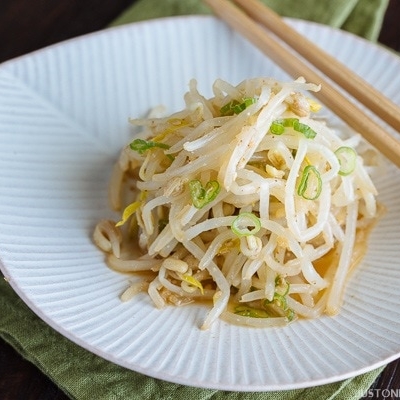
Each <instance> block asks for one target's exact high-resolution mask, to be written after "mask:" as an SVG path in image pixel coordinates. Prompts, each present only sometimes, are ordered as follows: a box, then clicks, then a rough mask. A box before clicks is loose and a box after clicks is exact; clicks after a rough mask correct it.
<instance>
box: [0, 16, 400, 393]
mask: <svg viewBox="0 0 400 400" xmlns="http://www.w3.org/2000/svg"><path fill="white" fill-rule="evenodd" d="M289 23H290V24H291V25H292V26H294V27H295V28H296V29H298V30H299V31H301V32H302V33H303V34H305V35H306V36H308V37H309V38H311V39H312V40H313V41H314V42H316V43H317V44H319V45H321V46H322V47H323V48H325V49H326V50H327V51H328V52H330V53H332V54H334V55H335V56H336V57H337V58H339V59H340V60H341V61H343V62H345V63H346V64H347V65H348V66H349V67H350V68H352V69H354V70H355V71H356V72H357V73H359V74H360V75H362V76H363V77H364V78H365V79H366V80H367V81H369V82H370V83H372V84H373V85H374V86H376V87H377V88H378V89H379V90H381V91H382V92H383V93H384V94H386V95H387V96H389V97H390V98H392V99H393V100H394V101H395V102H397V103H400V74H399V73H398V72H399V70H400V59H399V58H398V57H397V56H395V55H393V54H391V53H390V52H389V51H386V50H384V49H382V48H381V47H378V46H376V45H374V44H371V43H369V42H367V41H365V40H362V39H360V38H357V37H355V36H353V35H351V34H348V33H344V32H341V31H338V30H334V29H331V28H328V27H325V26H320V25H317V24H313V23H307V22H301V21H295V20H290V21H289ZM255 76H272V77H275V78H278V79H288V77H287V76H286V75H285V74H284V73H283V72H282V71H281V70H280V69H279V68H278V67H277V66H275V65H274V64H273V63H272V62H271V61H270V60H269V59H268V57H266V56H264V55H262V54H261V53H260V52H259V51H258V50H257V49H255V48H254V47H253V46H252V45H250V44H249V43H248V42H247V41H246V40H244V39H242V38H241V37H240V36H239V35H238V34H236V33H234V32H232V30H231V29H229V28H228V27H227V26H226V25H225V24H224V23H222V22H220V21H219V20H217V19H215V18H213V17H200V16H193V17H179V18H169V19H161V20H154V21H150V22H144V23H137V24H133V25H128V26H123V27H119V28H113V29H108V30H105V31H102V32H98V33H95V34H91V35H88V36H85V37H82V38H78V39H74V40H71V41H67V42H64V43H61V44H58V45H55V46H51V47H49V48H46V49H43V50H41V51H38V52H35V53H32V54H29V55H27V56H24V57H21V58H18V59H15V60H11V61H9V62H6V63H3V64H2V65H1V66H0V259H1V269H2V271H3V273H4V275H5V277H6V278H7V279H8V280H9V282H10V284H11V285H12V287H13V288H14V289H15V291H16V292H17V293H18V294H19V296H20V297H21V298H22V299H23V300H24V301H25V302H26V303H27V304H28V305H29V307H31V308H32V310H33V311H34V312H35V313H37V314H38V315H39V316H40V317H41V318H42V319H43V320H44V321H46V322H47V323H48V324H49V325H51V326H52V327H53V328H54V329H56V330H57V331H59V332H61V333H62V334H63V335H65V336H66V337H68V338H69V339H71V340H72V341H74V342H76V343H77V344H78V345H80V346H82V347H84V348H86V349H88V350H90V351H91V352H93V353H96V354H98V355H99V356H101V357H103V358H105V359H107V360H110V361H112V362H114V363H117V364H119V365H121V366H124V367H126V368H129V369H132V370H134V371H138V372H141V373H143V374H147V375H150V376H153V377H157V378H160V379H163V380H167V381H172V382H177V383H181V384H186V385H193V386H198V387H208V388H218V389H224V390H238V391H261V390H265V391H267V390H275V389H289V388H301V387H308V386H312V385H318V384H323V383H328V382H333V381H337V380H341V379H344V378H348V377H351V376H354V375H357V374H361V373H363V372H366V371H368V370H371V369H373V368H376V367H378V366H380V365H382V364H384V363H387V362H389V361H391V360H393V359H395V358H397V357H398V356H399V355H400V296H398V293H399V287H400V265H399V260H400V246H399V244H400V229H398V227H399V226H400V202H399V201H398V197H399V193H400V173H399V171H398V170H397V169H396V168H392V167H390V166H389V167H388V170H387V173H386V174H385V175H384V176H382V177H381V179H379V182H377V186H378V189H379V192H380V200H381V201H382V202H383V203H384V204H385V205H386V207H387V210H388V212H387V214H386V215H385V217H384V218H383V219H382V220H380V222H379V224H378V226H377V227H376V229H375V230H374V232H373V234H372V237H371V240H370V246H369V250H368V254H367V256H366V257H365V259H364V261H363V262H362V265H360V267H359V269H358V270H357V271H356V272H355V274H354V275H353V277H352V279H351V281H350V283H349V286H348V288H347V291H346V296H345V299H344V306H343V310H342V312H341V314H340V315H338V316H337V317H335V318H329V317H323V318H320V319H317V320H313V321H308V320H300V321H297V322H295V323H293V324H291V325H289V326H288V327H285V328H277V329H251V328H242V327H237V326H231V325H228V324H226V323H224V322H222V321H218V322H217V323H215V324H214V325H213V326H212V328H211V329H210V330H209V331H205V332H204V331H201V330H200V329H199V326H200V324H201V322H202V320H203V318H204V317H205V315H206V313H207V309H206V308H205V307H202V306H189V307H186V308H173V307H170V308H167V309H165V310H162V311H159V310H157V309H155V308H154V306H153V305H152V304H151V303H150V301H149V299H148V298H147V297H146V296H145V295H143V296H139V297H138V298H137V299H136V300H135V301H133V302H129V303H121V302H120V300H119V298H118V296H119V294H120V293H121V291H122V290H123V289H124V288H125V287H126V284H127V277H125V276H123V275H121V274H118V273H115V272H113V271H111V270H109V269H108V268H107V267H106V265H105V264H104V259H103V255H102V254H101V253H100V252H99V251H98V250H97V248H95V246H94V245H93V243H92V240H91V235H92V230H93V227H94V226H95V224H96V222H97V221H98V220H99V219H100V218H103V217H105V216H111V213H110V211H109V208H108V204H107V184H108V179H109V176H110V171H111V166H112V163H113V162H114V160H115V159H116V157H117V154H118V152H119V150H120V148H121V147H122V146H123V145H124V144H125V143H126V142H127V141H128V140H129V139H130V137H131V135H132V131H131V128H130V126H129V124H128V118H129V117H137V116H142V115H144V114H145V113H146V112H147V111H148V110H149V108H151V107H153V106H156V105H158V104H164V105H166V106H167V107H168V109H169V111H171V112H172V111H177V110H178V109H179V108H180V107H181V106H183V100H182V96H183V94H184V92H186V90H187V88H188V83H189V80H190V79H191V78H196V79H197V80H198V82H199V89H200V91H201V92H203V93H204V94H205V95H206V96H209V95H211V85H212V83H213V82H214V80H215V79H216V78H223V79H226V80H227V81H229V82H231V83H234V84H237V83H239V82H240V81H241V80H243V79H245V78H249V77H255Z"/></svg>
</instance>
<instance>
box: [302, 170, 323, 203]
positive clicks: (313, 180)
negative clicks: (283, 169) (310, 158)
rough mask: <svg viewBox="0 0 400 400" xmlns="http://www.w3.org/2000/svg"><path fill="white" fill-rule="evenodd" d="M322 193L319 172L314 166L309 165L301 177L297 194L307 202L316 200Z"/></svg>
mask: <svg viewBox="0 0 400 400" xmlns="http://www.w3.org/2000/svg"><path fill="white" fill-rule="evenodd" d="M321 191H322V179H321V175H320V173H319V172H318V170H317V169H316V168H315V167H314V166H313V165H307V166H306V167H305V168H304V171H303V175H302V176H301V181H300V185H299V186H298V188H297V194H298V195H299V196H301V197H303V198H304V199H306V200H315V199H317V198H318V197H319V195H320V194H321Z"/></svg>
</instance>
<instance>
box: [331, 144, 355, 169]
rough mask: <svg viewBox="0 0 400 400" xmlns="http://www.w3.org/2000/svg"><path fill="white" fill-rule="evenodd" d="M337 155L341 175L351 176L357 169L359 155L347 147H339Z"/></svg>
mask: <svg viewBox="0 0 400 400" xmlns="http://www.w3.org/2000/svg"><path fill="white" fill-rule="evenodd" d="M335 155H336V157H337V159H338V160H339V164H340V169H339V175H343V176H346V175H349V174H351V173H352V172H353V171H354V169H355V168H356V160H357V153H356V151H355V150H354V149H352V148H351V147H347V146H342V147H339V148H338V149H337V150H336V151H335Z"/></svg>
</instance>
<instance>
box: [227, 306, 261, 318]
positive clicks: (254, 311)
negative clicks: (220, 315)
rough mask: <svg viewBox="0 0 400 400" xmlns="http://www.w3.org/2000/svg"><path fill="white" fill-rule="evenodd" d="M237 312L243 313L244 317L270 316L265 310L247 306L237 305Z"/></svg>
mask: <svg viewBox="0 0 400 400" xmlns="http://www.w3.org/2000/svg"><path fill="white" fill-rule="evenodd" d="M235 314H238V315H242V316H243V317H252V318H269V314H268V313H267V312H266V311H265V310H260V309H258V308H253V307H247V306H237V307H235Z"/></svg>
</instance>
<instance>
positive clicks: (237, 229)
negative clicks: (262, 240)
mask: <svg viewBox="0 0 400 400" xmlns="http://www.w3.org/2000/svg"><path fill="white" fill-rule="evenodd" d="M249 228H250V229H249ZM231 229H232V232H233V233H234V234H235V235H237V236H239V237H242V236H250V235H254V234H255V233H257V232H258V231H259V230H260V229H261V221H260V219H259V218H258V217H256V216H255V215H254V214H252V213H249V212H244V213H241V214H239V215H238V216H237V217H236V218H235V219H234V220H233V222H232V226H231Z"/></svg>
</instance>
